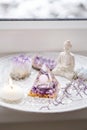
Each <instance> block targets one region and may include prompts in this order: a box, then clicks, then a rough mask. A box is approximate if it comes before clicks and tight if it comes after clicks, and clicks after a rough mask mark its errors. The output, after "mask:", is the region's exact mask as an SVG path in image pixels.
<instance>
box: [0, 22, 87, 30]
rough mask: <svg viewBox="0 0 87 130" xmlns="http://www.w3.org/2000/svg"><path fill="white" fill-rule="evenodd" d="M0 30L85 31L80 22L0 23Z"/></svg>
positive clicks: (86, 25)
mask: <svg viewBox="0 0 87 130" xmlns="http://www.w3.org/2000/svg"><path fill="white" fill-rule="evenodd" d="M0 29H87V20H82V21H80V20H79V21H0Z"/></svg>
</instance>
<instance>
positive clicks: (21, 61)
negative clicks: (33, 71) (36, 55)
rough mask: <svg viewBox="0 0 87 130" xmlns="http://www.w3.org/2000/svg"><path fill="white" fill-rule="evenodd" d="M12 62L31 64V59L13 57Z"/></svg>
mask: <svg viewBox="0 0 87 130" xmlns="http://www.w3.org/2000/svg"><path fill="white" fill-rule="evenodd" d="M12 60H13V62H14V63H20V64H24V63H31V58H30V57H29V56H26V55H23V54H22V55H19V56H16V57H13V59H12Z"/></svg>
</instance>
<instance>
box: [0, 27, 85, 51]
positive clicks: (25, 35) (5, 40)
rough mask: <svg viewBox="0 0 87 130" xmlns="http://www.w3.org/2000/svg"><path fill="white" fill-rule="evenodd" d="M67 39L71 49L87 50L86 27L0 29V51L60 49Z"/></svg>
mask: <svg viewBox="0 0 87 130" xmlns="http://www.w3.org/2000/svg"><path fill="white" fill-rule="evenodd" d="M67 39H69V40H71V41H72V44H73V50H75V51H81V50H82V51H83V50H87V29H27V30H25V29H24V30H22V29H21V30H12V29H11V30H8V29H6V30H0V53H2V52H21V51H42V50H43V51H44V50H52V51H54V50H61V49H62V46H63V42H64V41H65V40H67Z"/></svg>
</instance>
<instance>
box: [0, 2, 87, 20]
mask: <svg viewBox="0 0 87 130" xmlns="http://www.w3.org/2000/svg"><path fill="white" fill-rule="evenodd" d="M86 18H87V0H0V19H42V20H43V19H54V20H58V19H86Z"/></svg>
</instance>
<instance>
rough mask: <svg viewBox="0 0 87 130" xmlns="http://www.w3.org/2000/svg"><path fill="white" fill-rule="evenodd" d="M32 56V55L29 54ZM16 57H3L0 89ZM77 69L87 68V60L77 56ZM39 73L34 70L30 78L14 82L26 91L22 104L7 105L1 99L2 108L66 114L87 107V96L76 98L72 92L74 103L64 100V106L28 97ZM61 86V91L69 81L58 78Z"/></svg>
mask: <svg viewBox="0 0 87 130" xmlns="http://www.w3.org/2000/svg"><path fill="white" fill-rule="evenodd" d="M29 55H32V54H29ZM42 55H44V56H47V57H53V58H56V57H57V56H58V53H43V54H42ZM13 56H14V55H11V56H7V57H3V58H1V59H0V88H1V87H3V85H4V83H5V82H7V80H8V74H9V70H10V63H11V59H12V57H13ZM75 60H76V67H75V69H77V68H79V67H85V66H87V58H86V57H84V56H80V55H79V56H78V55H75ZM37 74H38V72H37V71H36V70H34V69H32V72H31V75H30V77H29V78H26V79H25V80H20V81H14V83H15V84H17V85H19V86H20V87H22V88H23V89H24V93H25V98H24V99H23V100H22V102H20V103H6V102H4V101H3V100H1V99H0V106H2V107H7V108H10V109H15V110H19V111H25V112H38V113H56V112H65V111H73V110H77V109H82V108H85V107H87V96H84V95H83V97H82V98H81V97H79V96H75V93H74V92H72V95H73V101H72V100H71V99H69V98H65V99H64V100H63V104H57V102H56V100H54V99H44V98H33V97H29V96H27V93H28V92H29V90H30V89H31V87H32V85H33V82H34V80H35V78H36V76H37ZM56 78H57V79H58V81H59V83H60V84H61V89H60V92H61V90H62V88H64V87H65V85H66V83H68V82H69V81H68V80H67V79H65V78H62V77H56ZM60 97H61V93H58V98H60Z"/></svg>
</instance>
